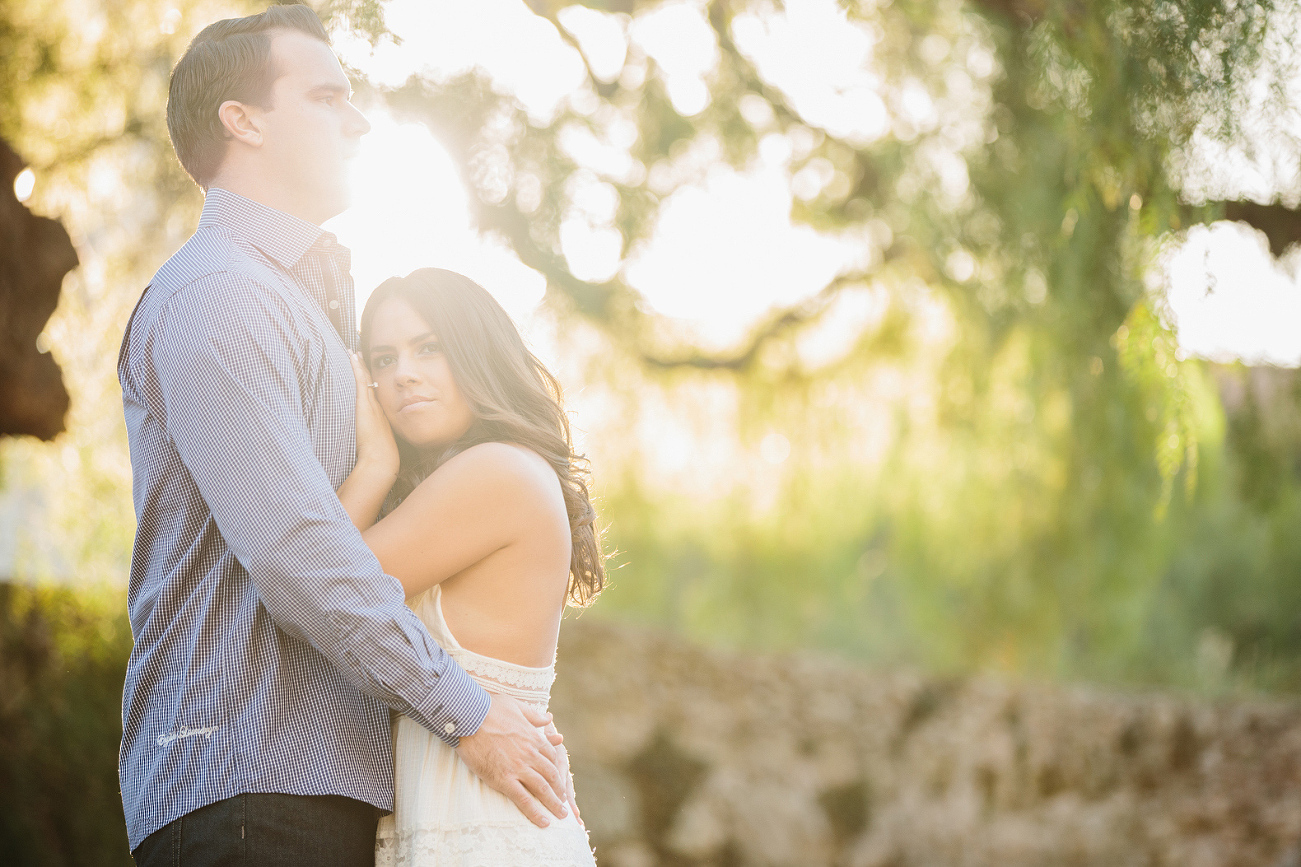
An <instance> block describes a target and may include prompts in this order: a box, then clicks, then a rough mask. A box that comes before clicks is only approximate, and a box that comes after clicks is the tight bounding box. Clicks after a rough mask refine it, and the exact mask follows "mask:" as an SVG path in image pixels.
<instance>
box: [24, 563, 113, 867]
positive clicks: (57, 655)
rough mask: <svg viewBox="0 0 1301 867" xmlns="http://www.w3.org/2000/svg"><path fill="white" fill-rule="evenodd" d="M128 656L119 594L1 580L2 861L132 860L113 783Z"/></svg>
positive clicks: (54, 864) (55, 866)
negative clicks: (124, 675) (9, 582)
mask: <svg viewBox="0 0 1301 867" xmlns="http://www.w3.org/2000/svg"><path fill="white" fill-rule="evenodd" d="M130 652H131V631H130V627H129V626H128V624H127V621H126V614H125V611H124V606H123V605H122V599H121V595H120V593H118V592H108V591H105V592H103V593H102V594H101V593H96V592H95V591H93V590H92V589H90V588H82V589H80V590H79V591H73V590H71V589H68V588H51V587H34V586H29V585H23V584H8V583H0V696H3V699H0V851H3V852H4V853H5V859H6V863H10V864H25V865H32V867H38V865H39V867H46V865H48V867H58V865H80V864H102V865H112V864H122V865H129V864H131V863H132V862H131V855H130V852H129V851H128V850H127V840H126V824H125V820H124V819H123V816H122V801H121V795H120V794H119V791H118V778H117V750H118V743H119V741H120V740H121V737H122V722H121V719H122V717H121V713H122V678H123V674H124V672H125V671H126V660H127V656H128V655H129V654H130Z"/></svg>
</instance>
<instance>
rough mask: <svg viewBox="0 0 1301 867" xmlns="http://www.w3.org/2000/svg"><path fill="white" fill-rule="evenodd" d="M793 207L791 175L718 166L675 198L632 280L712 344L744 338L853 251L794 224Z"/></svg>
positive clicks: (634, 265) (821, 282)
mask: <svg viewBox="0 0 1301 867" xmlns="http://www.w3.org/2000/svg"><path fill="white" fill-rule="evenodd" d="M790 212H791V193H790V189H789V186H788V184H787V182H786V178H785V175H784V174H783V173H782V172H780V171H774V170H760V171H757V172H752V173H749V174H745V175H742V174H738V173H737V172H735V171H733V170H731V169H716V170H715V171H713V172H712V173H711V174H710V175H709V178H708V180H707V181H706V182H705V183H704V185H702V186H688V187H685V188H683V189H681V190H679V191H678V192H676V193H674V194H673V196H672V197H671V198H670V199H669V200H668V202H667V203H666V204H665V206H664V208H663V210H662V212H661V214H660V220H659V224H658V227H657V229H656V232H655V235H654V236H653V238H652V240H651V242H650V243H649V244H648V245H647V246H646V247H645V248H643V249H642V250H641V251H640V253H639V254H638V255H636V256H635V257H634V258H633V260H632V261H631V262H630V264H629V266H628V268H627V277H628V281H629V282H630V283H631V284H632V285H633V286H634V287H636V288H637V289H638V290H639V291H641V292H642V293H643V294H644V295H645V296H646V300H647V302H648V303H649V304H650V305H651V306H652V307H654V308H655V309H656V310H658V311H659V312H660V313H662V314H664V315H666V316H671V317H675V318H678V319H680V320H683V321H684V324H686V325H688V326H690V327H692V328H693V329H694V330H696V331H698V332H699V336H700V338H702V339H703V340H705V341H706V342H708V343H712V344H715V345H729V344H732V343H735V342H736V341H737V340H739V339H741V338H742V337H743V336H744V335H745V333H746V332H747V331H748V330H749V329H750V328H751V327H753V325H754V323H755V322H756V321H757V320H758V319H759V318H760V317H761V316H762V315H763V314H764V313H766V312H767V311H768V310H770V309H771V308H772V307H773V306H774V305H787V304H793V303H797V302H799V301H800V300H802V299H804V298H806V297H808V296H809V295H811V294H813V293H815V292H817V291H818V290H820V289H821V288H822V287H823V286H825V285H826V284H827V283H828V282H829V281H830V280H831V279H832V278H833V277H834V276H835V275H836V274H837V273H838V272H839V271H840V270H841V269H842V268H843V267H844V265H845V264H846V263H847V262H849V261H850V258H851V256H852V255H853V248H852V247H851V245H849V244H848V243H846V242H842V241H840V240H838V239H835V238H831V237H828V236H826V235H823V234H821V233H819V232H817V231H815V230H814V229H811V228H809V227H807V226H796V225H793V224H792V223H791V219H790Z"/></svg>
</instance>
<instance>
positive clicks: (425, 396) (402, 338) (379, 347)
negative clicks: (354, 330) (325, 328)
mask: <svg viewBox="0 0 1301 867" xmlns="http://www.w3.org/2000/svg"><path fill="white" fill-rule="evenodd" d="M366 361H367V363H368V364H369V365H370V372H371V376H373V377H374V378H375V382H377V383H379V388H378V389H377V391H378V397H379V405H380V406H381V407H382V408H383V409H384V415H386V416H387V417H388V420H389V424H391V425H392V426H393V432H394V433H395V434H397V436H399V437H401V438H402V439H403V440H405V441H406V442H408V443H410V444H411V445H412V446H415V447H416V448H417V449H418V450H420V451H422V452H429V451H434V450H437V449H440V448H442V447H445V446H447V445H450V444H451V443H453V442H455V441H456V440H457V439H459V438H460V437H461V436H462V435H464V434H465V432H466V431H468V430H469V429H470V425H471V424H472V423H473V422H474V412H473V410H471V408H470V404H469V403H468V402H466V400H465V397H464V396H463V395H462V394H461V390H460V389H459V388H457V385H456V380H455V379H453V378H452V370H451V368H450V367H449V366H448V364H447V358H446V356H444V355H443V352H442V349H441V348H440V347H439V344H438V335H436V334H434V333H433V332H432V331H431V330H430V329H429V326H428V325H427V324H426V323H425V320H424V319H422V318H421V317H420V314H419V313H417V312H416V311H415V309H414V308H412V306H411V305H410V304H408V303H407V302H406V301H404V300H402V299H401V298H390V299H389V300H387V301H384V302H382V303H381V304H380V306H379V308H378V309H377V310H376V311H375V315H374V317H373V318H372V319H371V330H370V357H369V358H367V359H366Z"/></svg>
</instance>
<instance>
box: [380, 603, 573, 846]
mask: <svg viewBox="0 0 1301 867" xmlns="http://www.w3.org/2000/svg"><path fill="white" fill-rule="evenodd" d="M441 596H442V592H441V588H440V587H439V586H438V585H434V587H432V588H431V589H430V590H428V591H427V592H425V593H422V594H421V595H420V596H418V597H417V598H415V599H413V600H412V601H411V607H412V608H413V609H414V610H415V612H416V614H417V615H418V616H419V617H420V619H421V620H423V621H424V623H425V626H427V627H428V628H429V633H430V634H431V635H432V636H433V637H434V640H435V641H437V642H438V643H439V644H440V645H442V646H443V648H444V649H446V650H447V652H448V653H449V654H451V656H452V658H453V659H455V660H456V661H457V662H458V663H460V665H461V667H462V668H464V669H465V670H466V672H467V673H468V674H469V675H470V676H471V677H473V678H474V679H475V680H477V681H478V682H479V683H480V684H482V685H483V686H484V687H485V688H486V689H488V690H490V691H492V692H497V693H502V694H505V695H509V696H513V697H514V698H517V699H519V700H521V701H524V702H527V703H529V704H531V705H533V706H534V707H536V708H538V709H540V710H546V707H547V702H548V701H549V700H550V697H551V683H552V681H554V680H555V677H556V671H555V666H554V665H549V666H547V667H545V668H529V667H526V666H523V665H514V664H513V663H509V662H503V661H502V660H500V659H494V658H493V657H490V656H483V655H482V654H478V653H474V652H473V651H469V650H466V649H465V648H463V647H461V645H460V644H459V643H457V641H456V638H455V636H453V635H452V631H451V630H450V629H448V628H447V621H446V620H444V619H443V609H442V604H441V601H440V600H441ZM393 772H394V783H395V792H394V797H395V802H394V810H393V814H392V815H391V816H385V817H384V818H382V819H380V821H379V830H378V831H377V833H376V836H375V865H376V867H390V865H403V867H408V865H409V867H521V865H530V867H574V865H587V867H595V864H596V859H595V858H594V857H593V856H592V850H591V848H589V846H588V843H587V832H586V831H585V830H584V829H583V826H582V825H580V824H578V820H577V819H575V818H574V816H573V814H572V813H571V814H570V815H568V816H566V817H565V818H564V819H556V818H555V817H554V816H553V817H552V818H551V824H550V825H549V826H548V827H546V828H539V827H537V826H536V825H534V824H533V823H532V822H530V821H529V820H528V819H526V818H524V815H523V814H522V813H520V811H519V809H518V808H517V807H516V806H515V805H514V804H513V803H512V802H511V801H510V799H508V798H507V797H506V796H505V795H503V794H501V793H500V792H498V791H496V790H495V789H492V788H490V787H489V786H488V785H487V784H485V783H484V782H482V781H481V780H480V779H479V778H478V777H477V776H475V774H474V772H473V771H471V770H470V769H469V768H468V767H467V766H466V765H465V764H464V763H463V762H462V761H461V757H460V756H459V755H457V753H456V750H454V749H452V748H451V747H449V746H448V745H447V744H445V743H443V742H442V741H441V740H439V739H438V738H437V737H435V736H434V735H432V734H431V733H430V732H429V731H428V730H427V729H425V728H424V727H422V726H421V725H420V724H418V723H416V722H413V721H412V720H409V719H407V718H406V717H398V718H397V721H396V722H395V723H394V725H393Z"/></svg>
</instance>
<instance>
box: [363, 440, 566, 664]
mask: <svg viewBox="0 0 1301 867" xmlns="http://www.w3.org/2000/svg"><path fill="white" fill-rule="evenodd" d="M365 539H366V542H367V544H369V545H370V546H371V548H372V550H374V551H375V554H376V556H377V557H379V560H380V563H381V564H382V565H383V566H384V569H385V571H386V572H388V573H389V574H391V575H393V576H394V577H396V578H398V580H399V581H401V582H402V584H403V587H404V588H405V590H406V593H407V596H408V598H411V597H414V596H417V595H419V594H421V593H423V592H424V591H425V590H427V589H428V588H429V587H431V586H433V585H434V584H441V586H442V613H443V616H444V618H445V620H446V624H447V627H448V628H449V629H450V630H451V632H452V633H453V634H454V635H455V636H456V639H457V640H458V641H459V643H460V644H461V645H462V646H463V647H464V648H465V649H467V650H470V651H472V652H475V653H479V654H483V655H485V656H490V657H494V658H497V659H501V660H505V661H507V662H511V663H515V664H518V665H524V666H534V667H537V666H545V665H548V664H550V663H551V661H552V658H553V657H554V653H555V642H556V636H557V634H558V632H559V628H560V617H561V614H562V613H563V610H564V604H565V595H566V591H567V588H568V585H569V567H570V557H571V552H572V544H573V541H572V540H573V537H572V532H571V530H570V525H569V517H568V514H567V512H566V509H565V502H564V497H563V494H562V492H561V489H560V481H559V479H558V478H557V476H556V473H555V471H554V470H553V469H552V467H551V466H550V464H548V463H547V462H546V461H545V460H544V459H543V458H542V457H541V456H539V455H538V454H536V453H535V452H533V451H531V450H529V449H527V448H524V447H522V446H518V445H514V444H509V443H499V442H490V443H481V444H479V445H475V446H472V447H470V448H468V449H466V450H465V451H464V452H461V453H459V454H457V455H455V456H454V457H452V458H450V459H448V460H447V461H446V462H445V463H443V464H442V465H441V466H439V467H438V469H436V470H435V471H434V472H433V473H431V474H430V475H429V477H428V478H426V479H424V480H423V481H422V482H421V483H420V484H419V485H417V486H416V488H415V489H414V490H413V491H412V492H411V494H409V495H408V496H407V498H406V499H405V500H404V501H403V502H402V504H401V505H399V506H398V507H397V508H396V509H394V510H393V512H392V513H390V514H389V515H388V516H386V517H385V518H384V519H383V520H382V521H380V522H379V523H377V524H376V525H375V526H374V527H372V528H370V529H369V530H367V531H366V533H365Z"/></svg>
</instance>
